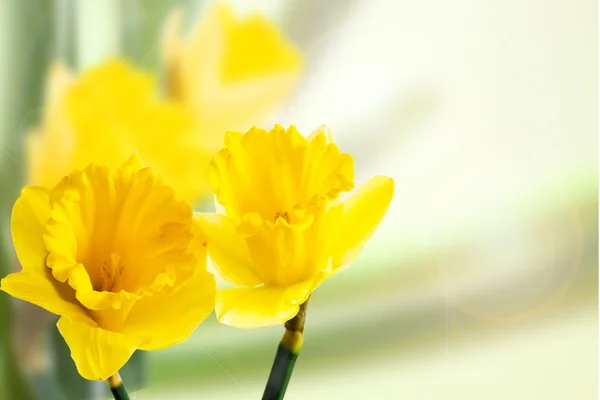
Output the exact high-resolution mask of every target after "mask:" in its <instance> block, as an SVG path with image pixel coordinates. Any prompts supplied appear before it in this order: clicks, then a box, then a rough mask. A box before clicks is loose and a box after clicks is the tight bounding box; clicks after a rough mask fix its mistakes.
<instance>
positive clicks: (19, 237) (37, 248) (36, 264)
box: [11, 186, 50, 273]
mask: <svg viewBox="0 0 600 400" xmlns="http://www.w3.org/2000/svg"><path fill="white" fill-rule="evenodd" d="M49 195H50V191H49V190H48V189H46V188H43V187H36V186H28V187H25V188H23V189H22V190H21V196H20V197H19V198H18V199H17V201H16V203H15V205H14V207H13V210H12V220H11V231H12V237H13V243H14V246H15V250H16V252H17V257H18V258H19V261H20V262H21V265H22V266H23V268H24V269H26V270H36V271H38V272H40V273H44V272H43V271H44V270H45V269H46V256H47V254H48V252H47V251H46V245H45V243H44V240H43V233H44V227H45V225H46V222H47V221H48V218H49V217H50V201H49Z"/></svg>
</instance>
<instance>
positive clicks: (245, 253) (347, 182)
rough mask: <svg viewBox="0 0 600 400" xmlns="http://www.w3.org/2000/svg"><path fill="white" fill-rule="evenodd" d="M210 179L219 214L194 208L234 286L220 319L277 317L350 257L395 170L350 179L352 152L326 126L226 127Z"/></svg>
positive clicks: (222, 300)
mask: <svg viewBox="0 0 600 400" xmlns="http://www.w3.org/2000/svg"><path fill="white" fill-rule="evenodd" d="M210 182H211V185H212V187H213V190H214V192H215V195H216V201H217V203H218V204H217V206H218V207H220V208H222V209H223V210H222V211H223V212H222V213H219V214H210V213H201V214H198V221H199V223H200V225H201V228H202V230H203V231H204V233H205V234H206V237H207V242H208V245H207V246H208V252H209V255H210V258H211V260H212V261H213V263H214V264H215V267H216V268H217V270H218V272H219V274H220V275H221V276H222V277H223V278H224V279H225V280H226V281H228V282H229V283H231V284H233V285H235V286H237V287H233V288H228V289H224V290H219V291H218V292H217V300H216V313H217V318H218V319H219V321H220V322H222V323H225V324H228V325H232V326H236V327H242V328H252V327H259V326H267V325H274V324H280V323H283V322H285V321H287V320H288V319H290V318H292V317H293V316H295V315H296V313H297V312H298V309H299V305H300V304H302V303H303V302H304V301H306V300H307V298H308V297H309V296H310V294H311V293H312V291H313V290H314V289H315V288H316V287H317V286H318V285H319V284H320V283H321V282H323V280H325V279H326V278H328V277H330V276H332V275H333V274H335V273H337V272H338V271H340V270H342V269H343V268H344V267H346V266H348V265H349V264H350V263H351V262H352V261H353V260H354V258H355V257H356V256H357V255H358V254H359V252H360V251H361V249H362V248H363V247H364V245H365V243H366V241H367V240H368V239H369V238H370V237H371V235H372V234H373V232H374V231H375V228H376V227H377V226H378V225H379V223H380V222H381V220H382V219H383V217H384V215H385V213H386V211H387V208H388V206H389V203H390V201H391V199H392V196H393V191H394V184H393V181H392V179H391V178H388V177H384V176H377V177H374V178H372V179H370V180H368V181H367V182H366V183H364V184H363V185H362V186H361V187H360V188H359V189H358V190H356V192H354V194H352V196H350V197H349V198H348V199H346V200H344V199H343V196H342V194H343V193H344V192H348V191H350V190H352V189H353V187H354V171H353V159H352V157H351V156H350V155H349V154H345V153H342V152H340V150H339V148H338V147H337V145H336V144H335V143H334V142H333V138H332V135H331V133H330V132H329V130H328V129H327V128H326V127H321V128H319V129H317V130H315V131H314V132H313V133H312V134H311V135H310V136H309V137H308V138H305V137H304V136H302V135H301V134H300V133H298V131H297V130H296V128H295V127H293V126H292V127H290V128H289V129H287V130H286V129H284V128H283V127H281V126H275V128H274V129H272V130H271V131H270V132H267V131H265V130H262V129H258V128H253V129H251V130H250V131H248V132H247V133H245V134H241V133H237V132H228V133H227V134H226V137H225V142H224V148H223V149H221V150H220V151H219V152H218V153H217V155H216V157H215V158H214V159H213V161H212V163H211V167H210Z"/></svg>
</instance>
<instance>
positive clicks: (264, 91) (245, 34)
mask: <svg viewBox="0 0 600 400" xmlns="http://www.w3.org/2000/svg"><path fill="white" fill-rule="evenodd" d="M181 22H182V14H181V13H180V12H174V13H173V14H171V16H170V18H169V19H168V20H167V23H166V25H165V31H164V37H163V63H164V69H165V73H166V79H165V81H166V85H165V86H166V89H167V95H168V96H170V97H171V98H173V99H177V100H180V101H182V102H183V103H185V104H187V105H189V106H190V107H191V108H192V109H193V110H194V111H195V112H196V114H197V115H198V118H199V124H200V125H201V128H200V130H201V131H202V132H205V137H206V138H207V139H208V140H210V139H212V140H213V142H212V143H213V145H214V151H217V150H218V147H219V146H220V145H221V142H222V132H225V131H226V130H236V129H244V130H245V129H248V127H249V126H251V125H252V124H254V123H256V121H257V120H259V119H260V118H264V117H265V116H266V114H267V113H268V112H270V111H271V110H272V109H273V107H275V106H277V105H278V104H280V103H281V101H282V100H284V99H285V97H286V96H287V95H289V93H290V92H291V91H292V90H293V88H294V87H295V84H296V82H297V81H298V78H299V76H300V72H301V70H302V55H301V53H300V51H299V50H298V49H297V48H296V47H294V46H293V45H292V44H291V43H290V42H289V41H288V40H286V38H285V37H284V36H283V34H282V33H281V31H280V30H279V29H278V28H277V26H276V25H275V24H274V23H273V22H272V21H270V20H269V19H267V18H266V17H264V16H262V15H260V14H256V13H255V14H252V15H250V16H248V17H246V18H243V19H241V18H237V17H236V16H235V15H234V13H233V10H232V9H231V8H229V7H228V6H227V5H225V4H222V3H220V4H217V5H214V6H212V7H210V8H209V9H208V10H207V13H206V15H205V16H204V18H203V19H202V20H201V21H200V22H199V23H198V24H197V25H196V26H195V27H194V28H193V29H192V31H191V32H190V34H189V35H188V36H187V37H185V38H184V37H183V36H182V26H181ZM210 133H213V134H212V135H210ZM214 133H218V135H215V134H214ZM215 139H216V141H215Z"/></svg>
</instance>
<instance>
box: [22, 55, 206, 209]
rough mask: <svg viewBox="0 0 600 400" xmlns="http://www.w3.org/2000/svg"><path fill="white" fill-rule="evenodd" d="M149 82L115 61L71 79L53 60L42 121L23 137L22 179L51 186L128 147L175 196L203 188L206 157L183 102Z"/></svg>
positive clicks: (197, 193) (116, 158)
mask: <svg viewBox="0 0 600 400" xmlns="http://www.w3.org/2000/svg"><path fill="white" fill-rule="evenodd" d="M155 92H156V87H155V84H154V80H153V78H152V76H151V75H149V74H146V73H144V72H142V71H140V70H137V69H135V68H134V67H132V66H130V65H128V64H127V63H126V62H124V61H122V60H119V59H110V60H107V61H105V62H103V63H101V64H99V65H97V66H95V67H93V68H91V69H89V70H87V71H84V72H83V73H82V75H81V76H79V77H73V76H71V74H70V73H69V71H68V70H67V69H66V68H65V67H64V66H62V65H61V64H59V63H56V64H55V65H54V66H53V68H52V69H51V70H50V74H49V80H48V85H47V89H46V105H45V114H44V116H43V121H42V125H41V126H40V127H39V128H37V129H36V130H35V131H34V132H33V134H32V135H30V137H29V138H28V142H27V160H28V163H27V164H28V183H29V184H32V185H41V186H51V185H53V184H54V183H56V182H57V181H58V180H59V179H60V178H61V177H63V176H64V175H66V174H68V173H69V172H70V171H72V170H73V169H81V168H84V167H85V166H87V165H88V164H90V163H98V164H102V165H106V166H109V167H117V166H118V165H119V164H120V163H121V161H122V160H124V159H125V158H127V157H128V156H129V155H130V154H131V153H132V152H133V151H137V152H138V153H139V154H140V156H141V157H143V158H144V160H145V162H146V163H147V164H148V165H149V166H151V167H152V168H153V170H154V171H155V172H157V173H158V174H159V175H160V176H161V177H162V178H164V179H165V181H166V182H169V184H170V185H172V186H173V188H174V189H175V191H176V193H177V195H178V196H181V197H182V198H184V199H186V200H188V201H195V200H197V199H199V198H202V197H204V196H206V195H207V194H208V193H210V189H209V186H208V183H207V179H206V177H205V176H206V171H207V168H208V163H209V162H210V156H209V155H208V154H209V153H207V151H206V150H205V146H204V144H203V140H202V137H201V136H199V135H198V129H197V126H196V125H195V121H196V119H195V116H194V115H193V113H192V112H190V110H188V109H187V108H186V107H185V106H183V105H181V104H178V103H176V102H173V101H162V100H160V99H159V98H158V95H157V93H155Z"/></svg>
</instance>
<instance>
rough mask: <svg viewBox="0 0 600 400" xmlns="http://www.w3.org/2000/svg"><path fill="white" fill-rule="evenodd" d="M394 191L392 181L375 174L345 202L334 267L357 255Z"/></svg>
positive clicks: (382, 215)
mask: <svg viewBox="0 0 600 400" xmlns="http://www.w3.org/2000/svg"><path fill="white" fill-rule="evenodd" d="M393 195H394V181H393V180H392V179H391V178H388V177H386V176H376V177H374V178H371V179H370V180H368V181H367V182H365V183H364V184H363V185H362V186H361V187H360V188H359V189H358V190H357V191H356V192H355V193H354V194H353V195H352V196H351V197H350V198H349V199H348V200H347V201H346V202H345V203H344V214H343V215H342V217H341V222H340V224H339V227H338V229H339V231H338V232H339V233H338V235H337V236H336V237H337V238H339V242H338V244H337V246H336V248H335V250H334V261H333V264H334V269H336V268H342V267H346V266H348V265H349V264H350V263H351V262H352V261H353V260H354V259H355V258H356V257H357V256H358V254H359V253H360V251H361V250H362V248H363V247H364V245H365V243H366V242H367V241H368V240H369V238H370V237H371V236H372V235H373V233H374V232H375V229H376V228H377V226H378V225H379V223H380V222H381V220H382V219H383V217H384V216H385V213H386V212H387V209H388V206H389V205H390V201H391V200H392V196H393Z"/></svg>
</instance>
